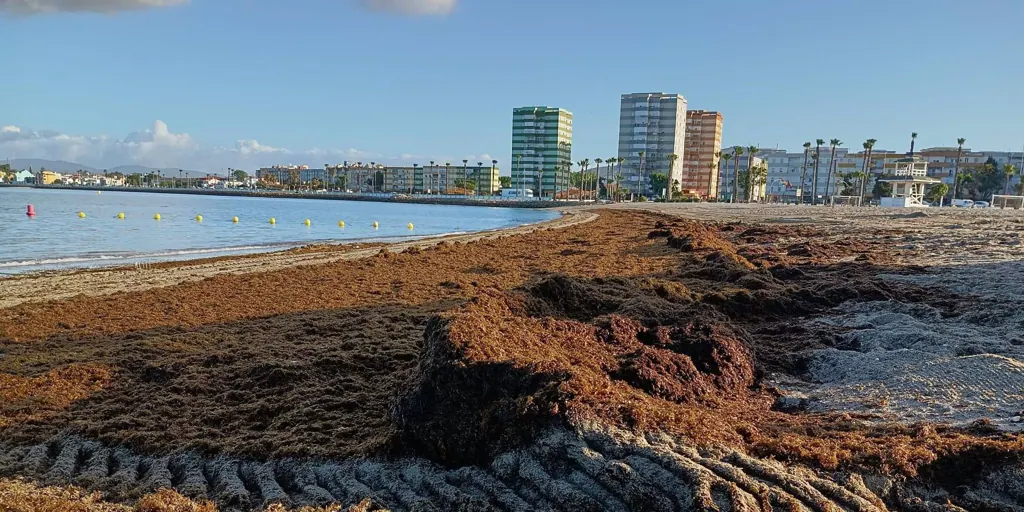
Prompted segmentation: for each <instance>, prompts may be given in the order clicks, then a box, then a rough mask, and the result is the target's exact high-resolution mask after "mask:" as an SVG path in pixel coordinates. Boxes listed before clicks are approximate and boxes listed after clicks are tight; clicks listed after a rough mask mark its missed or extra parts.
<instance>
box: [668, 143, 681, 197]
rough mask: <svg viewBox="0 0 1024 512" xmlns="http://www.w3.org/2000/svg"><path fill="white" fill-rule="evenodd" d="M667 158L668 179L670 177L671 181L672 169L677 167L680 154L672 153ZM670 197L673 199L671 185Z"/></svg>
mask: <svg viewBox="0 0 1024 512" xmlns="http://www.w3.org/2000/svg"><path fill="white" fill-rule="evenodd" d="M666 158H668V179H669V181H671V180H672V171H674V170H675V168H676V160H679V155H677V154H675V153H670V154H669V155H668V156H667V157H666ZM668 198H669V199H672V190H671V187H669V194H668Z"/></svg>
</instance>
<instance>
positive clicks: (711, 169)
mask: <svg viewBox="0 0 1024 512" xmlns="http://www.w3.org/2000/svg"><path fill="white" fill-rule="evenodd" d="M718 166H719V162H715V161H714V160H712V161H710V162H708V163H706V164H704V167H707V168H708V193H707V194H706V196H707V198H708V199H709V200H710V199H711V178H712V177H713V176H714V174H715V168H716V167H718Z"/></svg>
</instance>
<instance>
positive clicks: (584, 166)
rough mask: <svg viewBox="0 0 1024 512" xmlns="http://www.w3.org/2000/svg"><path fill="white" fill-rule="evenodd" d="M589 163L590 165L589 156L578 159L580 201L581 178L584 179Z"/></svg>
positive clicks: (581, 193)
mask: <svg viewBox="0 0 1024 512" xmlns="http://www.w3.org/2000/svg"><path fill="white" fill-rule="evenodd" d="M589 165H590V159H589V158H584V159H583V160H580V192H579V197H580V201H582V200H583V180H584V178H586V172H587V167H588V166H589Z"/></svg>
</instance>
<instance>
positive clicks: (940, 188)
mask: <svg viewBox="0 0 1024 512" xmlns="http://www.w3.org/2000/svg"><path fill="white" fill-rule="evenodd" d="M948 193H949V185H946V184H945V183H936V184H935V185H932V186H931V187H930V188H929V189H928V194H927V195H926V196H925V199H927V200H929V201H931V202H933V203H937V202H939V201H941V200H942V198H943V197H946V194H948Z"/></svg>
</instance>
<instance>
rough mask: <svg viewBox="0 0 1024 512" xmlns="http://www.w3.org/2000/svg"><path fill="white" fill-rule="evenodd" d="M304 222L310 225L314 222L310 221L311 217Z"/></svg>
mask: <svg viewBox="0 0 1024 512" xmlns="http://www.w3.org/2000/svg"><path fill="white" fill-rule="evenodd" d="M303 224H305V225H307V226H308V225H310V224H312V222H310V221H309V219H306V221H305V222H303Z"/></svg>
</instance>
